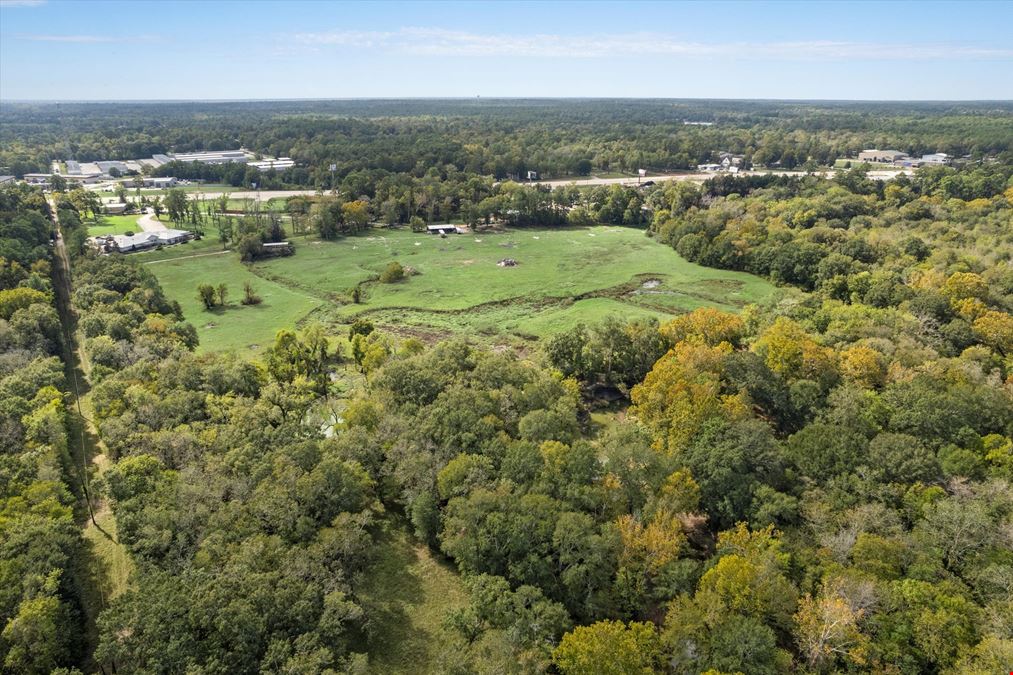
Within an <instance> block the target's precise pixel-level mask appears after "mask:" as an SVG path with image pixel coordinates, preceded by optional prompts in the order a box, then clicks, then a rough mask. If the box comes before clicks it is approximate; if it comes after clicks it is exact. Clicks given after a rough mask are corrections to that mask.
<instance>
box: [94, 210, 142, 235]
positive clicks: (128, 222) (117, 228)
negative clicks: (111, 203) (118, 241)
mask: <svg viewBox="0 0 1013 675" xmlns="http://www.w3.org/2000/svg"><path fill="white" fill-rule="evenodd" d="M138 218H139V216H138V215H137V214H136V213H135V214H134V215H132V216H101V217H100V218H99V219H98V222H97V223H88V235H89V236H91V237H98V236H102V235H106V234H126V233H127V232H134V233H137V232H140V231H141V228H140V226H138V224H137V219H138Z"/></svg>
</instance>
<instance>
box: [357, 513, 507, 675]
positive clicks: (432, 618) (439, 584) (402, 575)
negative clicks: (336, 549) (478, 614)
mask: <svg viewBox="0 0 1013 675" xmlns="http://www.w3.org/2000/svg"><path fill="white" fill-rule="evenodd" d="M406 530H407V525H406V524H405V523H403V522H400V521H399V520H398V518H397V517H392V518H391V521H390V525H389V528H388V530H387V531H386V532H384V533H382V534H381V535H380V536H379V541H378V542H377V545H376V547H375V550H374V556H375V557H374V560H375V563H374V564H371V565H370V566H369V570H368V572H367V573H366V575H365V579H364V580H363V583H362V585H361V586H360V587H359V588H358V589H357V594H358V595H359V597H360V601H361V602H362V603H363V604H364V605H365V606H366V607H367V612H368V614H369V616H370V617H373V618H372V619H371V621H372V622H373V623H374V624H375V625H373V626H372V627H371V629H370V630H369V634H370V636H371V638H370V639H369V640H368V644H366V645H361V646H360V645H353V648H354V649H356V650H359V649H362V648H365V649H366V650H367V651H368V653H369V665H370V668H369V670H370V672H372V673H377V674H378V675H379V674H381V673H382V674H383V675H388V674H393V673H433V674H436V673H446V672H453V668H452V667H451V666H452V664H454V663H455V661H457V660H458V659H459V656H460V655H459V654H457V653H456V652H457V651H458V650H463V649H465V648H466V647H465V644H464V640H463V639H462V638H461V637H460V636H458V635H457V634H456V633H455V632H454V631H453V630H452V629H450V628H448V627H446V626H444V624H443V622H444V619H445V618H446V617H447V616H448V615H449V614H450V613H451V612H452V611H454V610H457V609H461V608H463V607H465V606H466V605H467V604H468V596H467V592H466V591H465V589H464V587H463V585H462V584H461V579H460V577H459V576H458V574H457V572H456V571H455V570H454V568H453V566H452V565H450V564H448V563H446V562H443V561H441V560H438V559H437V558H436V557H435V556H434V555H433V554H432V553H431V552H430V551H429V549H428V548H427V547H426V546H425V545H424V544H421V543H419V542H418V541H415V540H414V539H412V538H411V537H410V536H409V535H408V533H407V532H406ZM471 649H472V650H473V652H474V653H478V654H481V656H482V659H481V662H482V663H484V664H487V665H488V668H487V672H490V673H509V672H514V671H516V670H517V668H516V665H515V663H514V657H513V654H512V652H511V650H510V647H509V646H508V644H507V642H506V640H505V638H504V636H503V635H502V634H501V633H500V631H495V630H493V631H489V633H488V634H487V635H485V636H484V637H483V638H482V639H481V640H480V641H479V642H478V643H476V644H475V645H473V646H472V647H471Z"/></svg>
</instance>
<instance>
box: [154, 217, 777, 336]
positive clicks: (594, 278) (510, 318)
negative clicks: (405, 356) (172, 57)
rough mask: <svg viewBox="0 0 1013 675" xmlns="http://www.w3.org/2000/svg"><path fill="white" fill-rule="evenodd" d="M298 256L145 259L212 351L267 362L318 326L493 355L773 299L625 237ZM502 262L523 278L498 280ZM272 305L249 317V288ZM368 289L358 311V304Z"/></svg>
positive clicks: (592, 231)
mask: <svg viewBox="0 0 1013 675" xmlns="http://www.w3.org/2000/svg"><path fill="white" fill-rule="evenodd" d="M294 241H295V243H296V246H297V249H296V254H295V255H294V256H292V257H289V258H278V259H274V260H267V261H262V262H259V263H256V264H254V265H244V264H242V263H240V262H239V260H238V259H237V256H236V254H235V253H226V254H219V253H220V251H221V244H220V243H219V242H218V240H217V234H215V233H214V232H209V233H208V236H207V237H205V238H204V240H202V241H199V242H191V243H188V244H185V245H181V246H175V247H170V248H166V249H163V250H161V251H153V252H151V253H144V254H140V255H138V256H137V258H138V259H140V260H142V261H143V262H145V263H147V264H148V265H149V269H150V270H151V271H152V272H154V273H155V274H156V275H157V276H158V278H159V281H160V282H161V283H162V286H163V287H164V288H165V291H166V293H168V295H169V297H171V298H173V299H175V300H178V301H179V303H180V304H181V305H182V307H183V311H184V314H185V316H186V318H187V320H188V321H190V322H191V323H193V324H194V326H196V328H197V331H198V334H199V335H200V339H201V349H204V350H219V349H230V348H237V349H247V348H251V347H253V348H255V349H256V348H261V347H263V346H265V345H266V344H268V343H269V342H270V340H271V339H272V337H273V336H274V334H275V332H276V331H277V330H279V329H281V328H285V327H292V326H294V325H296V323H297V322H298V321H300V320H301V319H303V318H305V317H306V316H307V315H308V314H309V313H310V312H313V318H314V319H317V320H320V321H321V322H323V323H324V324H325V325H327V326H329V327H330V329H331V330H332V331H333V332H334V333H335V334H341V333H343V331H344V326H347V325H348V324H349V323H351V322H352V321H354V320H355V319H356V318H358V317H364V318H368V319H370V320H371V321H373V322H374V323H376V324H377V325H379V326H382V327H384V328H386V329H388V330H395V331H401V332H407V333H412V334H418V335H422V336H426V337H434V338H439V337H445V336H449V335H452V334H466V335H471V336H476V337H482V338H488V339H489V340H492V341H496V342H503V341H506V342H510V341H514V340H525V339H535V338H540V337H544V336H547V335H551V334H553V333H556V332H559V331H561V330H565V329H567V328H569V327H571V326H573V325H574V324H576V323H578V322H581V321H583V322H589V323H592V322H595V321H598V320H600V319H602V318H604V317H605V316H608V315H610V314H611V315H619V316H622V317H624V318H627V319H632V318H639V317H650V316H653V317H657V318H659V319H661V320H664V319H665V318H667V317H671V316H674V315H677V314H681V313H683V312H686V311H689V310H692V309H694V308H696V307H700V306H705V305H706V306H714V307H719V308H723V309H727V310H731V311H737V310H739V309H741V308H742V307H743V306H744V305H746V304H748V303H750V302H755V301H759V300H762V299H763V298H765V297H767V296H768V295H770V294H771V293H773V292H774V291H775V289H774V287H773V286H772V285H771V284H769V283H768V282H766V281H764V280H763V279H760V278H758V277H755V276H752V275H749V274H744V273H741V272H729V271H724V270H716V269H711V268H707V267H701V266H699V265H696V264H693V263H690V262H687V261H686V260H684V259H683V258H681V257H680V256H679V255H678V254H677V253H676V252H675V251H674V250H672V249H671V248H670V247H668V246H665V245H663V244H659V243H657V242H655V241H654V240H652V239H650V238H648V237H647V236H645V235H644V233H643V231H641V230H635V229H630V228H620V227H605V226H599V227H592V228H580V229H570V228H566V229H553V230H536V229H523V230H512V231H509V232H503V233H494V234H490V233H482V234H461V235H450V236H447V237H445V238H441V237H437V236H434V235H427V234H417V233H413V232H410V231H407V230H386V229H384V230H379V229H378V230H372V231H370V232H369V233H368V234H363V235H359V236H355V237H348V238H344V239H340V240H337V241H330V242H328V241H320V240H316V239H314V238H312V237H309V238H301V237H300V238H296V239H294ZM505 258H512V259H514V260H516V261H517V266H515V267H500V266H499V265H497V262H498V261H500V260H503V259H505ZM395 260H396V261H398V262H400V263H401V264H402V265H404V266H407V267H411V268H413V269H414V270H415V271H416V273H415V274H414V275H412V276H410V277H409V278H407V279H405V280H403V281H401V282H397V283H394V284H383V283H379V282H378V281H376V277H377V276H378V275H379V273H380V272H381V271H382V270H383V268H384V267H385V266H386V265H387V264H388V263H390V262H391V261H395ZM247 280H249V281H251V283H253V285H254V287H255V288H256V290H257V293H258V294H260V295H261V296H262V297H263V299H264V302H263V304H261V305H259V306H253V307H244V306H242V305H240V304H239V299H240V297H241V296H242V287H243V282H244V281H247ZM199 283H210V284H214V285H217V284H219V283H226V284H227V285H228V286H229V289H230V293H231V295H230V298H231V300H230V305H229V307H227V308H226V309H225V310H215V311H213V312H208V311H206V310H205V309H204V308H203V306H202V305H201V304H200V302H199V301H198V299H197V292H196V288H197V284H199ZM356 286H358V288H359V289H360V294H361V298H360V303H359V304H353V303H352V300H351V298H352V294H351V290H352V289H353V288H355V287H356Z"/></svg>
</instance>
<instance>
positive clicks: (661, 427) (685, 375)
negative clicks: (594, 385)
mask: <svg viewBox="0 0 1013 675" xmlns="http://www.w3.org/2000/svg"><path fill="white" fill-rule="evenodd" d="M731 351H732V348H731V345H729V344H728V343H727V342H725V343H722V344H720V345H718V346H716V347H710V346H707V345H705V344H703V342H702V341H699V340H693V341H684V342H679V343H676V345H675V346H674V347H673V348H672V349H671V350H670V351H669V352H668V354H666V355H665V356H663V357H662V358H661V359H659V360H658V362H657V363H655V364H654V368H652V369H651V372H650V373H648V374H647V377H646V378H644V381H643V383H641V384H638V385H637V386H635V387H634V388H633V391H632V392H631V398H632V400H633V405H634V407H633V409H632V412H633V414H635V415H636V416H637V417H638V418H639V419H640V420H641V421H642V422H643V423H644V424H646V425H647V426H648V427H650V428H651V429H652V430H653V431H654V432H655V434H654V435H655V439H656V441H655V445H656V447H658V449H659V450H665V451H668V452H678V451H679V450H680V449H682V448H684V447H685V446H686V444H687V443H688V442H689V440H690V439H691V438H692V437H693V436H694V435H695V434H696V432H697V431H699V429H700V428H701V427H702V426H703V423H704V422H705V421H707V420H708V419H710V418H712V417H715V416H718V415H721V414H722V413H723V411H724V409H725V407H726V406H725V402H724V400H723V399H722V397H721V396H720V391H721V385H720V378H719V371H720V365H721V361H722V360H723V359H724V357H725V356H727V355H728V354H730V353H731Z"/></svg>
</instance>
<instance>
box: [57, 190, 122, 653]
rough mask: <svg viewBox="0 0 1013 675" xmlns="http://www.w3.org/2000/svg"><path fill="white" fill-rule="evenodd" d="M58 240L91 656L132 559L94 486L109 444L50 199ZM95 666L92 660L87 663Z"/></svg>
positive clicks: (60, 310)
mask: <svg viewBox="0 0 1013 675" xmlns="http://www.w3.org/2000/svg"><path fill="white" fill-rule="evenodd" d="M50 209H51V212H52V220H53V226H54V228H55V230H54V231H55V239H54V242H53V291H54V295H55V297H56V309H57V313H58V314H59V316H60V325H61V328H62V331H63V342H64V356H63V362H64V369H65V371H66V376H67V383H68V385H69V386H70V389H71V391H70V394H71V397H70V400H69V401H68V406H67V411H68V422H69V423H68V441H69V446H70V451H71V456H72V459H73V467H72V472H73V475H72V478H73V481H74V487H75V488H76V490H77V492H78V496H79V501H80V503H81V506H82V507H83V508H82V509H81V510H82V513H81V515H80V521H79V522H80V524H81V526H82V534H83V536H84V539H85V542H86V544H87V545H86V546H85V560H83V561H82V566H81V567H82V569H84V570H85V571H86V578H85V579H83V580H82V581H83V589H82V593H83V597H82V605H83V608H84V613H85V619H86V623H85V632H86V635H85V639H86V642H87V653H88V658H89V660H90V659H91V655H92V654H93V653H94V650H95V647H96V646H97V641H98V630H97V627H96V620H97V618H98V615H99V613H100V612H101V611H102V610H103V609H105V607H106V606H107V605H108V603H109V601H110V600H111V599H112V598H113V597H114V596H115V595H116V593H117V592H118V591H122V590H123V588H125V586H126V581H127V577H128V576H129V575H130V573H131V571H132V562H131V559H130V557H129V554H128V553H127V552H126V549H125V548H124V547H123V546H122V544H120V543H119V542H118V541H117V539H116V518H115V516H114V515H113V513H112V510H111V509H110V508H109V504H108V503H107V502H106V500H105V499H103V498H101V497H100V496H98V495H96V494H95V493H94V492H93V491H92V489H91V475H92V473H93V472H94V473H95V474H97V475H101V474H102V473H103V472H104V470H105V468H106V467H107V465H108V460H107V454H106V452H107V451H106V447H105V444H103V443H102V440H101V438H100V437H99V433H98V429H97V427H96V426H95V423H94V421H93V420H92V418H91V409H90V396H89V393H90V391H91V383H90V381H89V379H88V371H89V370H90V368H88V364H87V361H86V359H85V358H84V353H83V350H82V349H81V345H80V340H79V339H78V335H77V316H76V314H75V312H74V308H73V304H72V301H71V298H72V291H73V284H72V277H71V264H70V256H69V255H68V253H67V247H66V245H65V244H64V240H63V233H62V231H61V230H60V222H59V218H58V216H57V211H56V205H55V204H54V203H52V201H50ZM86 665H87V666H88V667H90V668H91V669H93V670H94V669H97V668H96V667H95V666H96V664H94V663H86Z"/></svg>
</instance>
